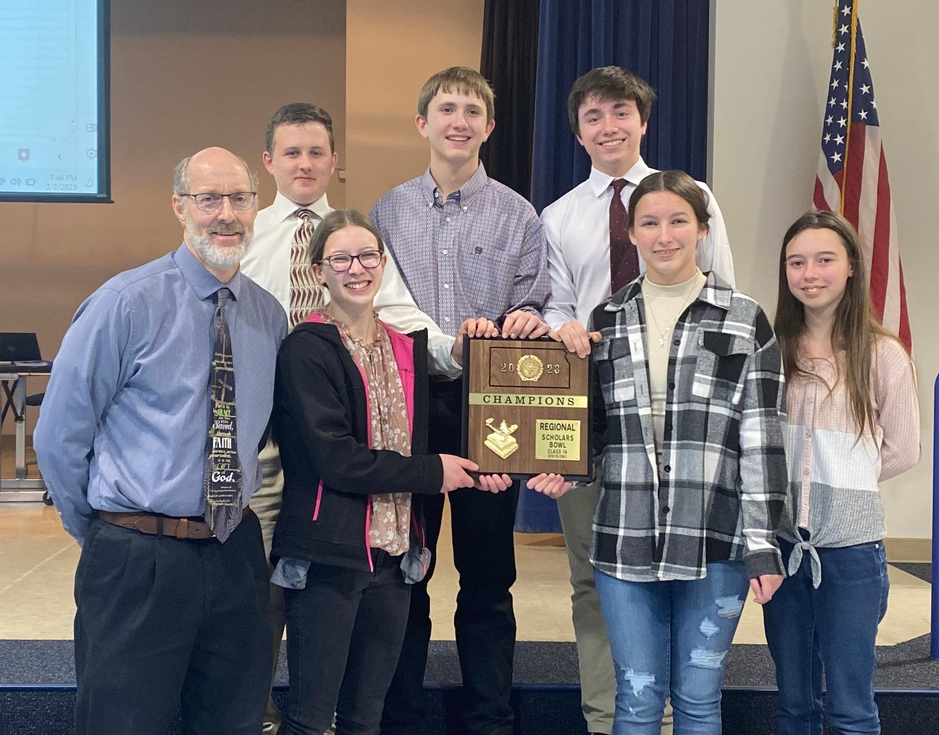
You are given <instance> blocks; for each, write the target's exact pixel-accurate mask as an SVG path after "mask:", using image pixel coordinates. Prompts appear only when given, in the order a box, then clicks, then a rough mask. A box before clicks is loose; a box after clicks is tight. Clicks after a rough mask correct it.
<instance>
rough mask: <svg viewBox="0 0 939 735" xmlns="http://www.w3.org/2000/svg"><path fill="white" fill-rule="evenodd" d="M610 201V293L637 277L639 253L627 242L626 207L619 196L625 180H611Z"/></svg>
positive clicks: (627, 222) (627, 223)
mask: <svg viewBox="0 0 939 735" xmlns="http://www.w3.org/2000/svg"><path fill="white" fill-rule="evenodd" d="M610 186H612V187H613V199H612V200H611V201H610V293H616V292H617V291H619V290H620V289H621V288H622V287H623V286H625V285H626V284H627V283H629V282H630V281H633V280H635V279H636V278H638V277H639V253H638V252H637V251H636V246H635V245H633V244H632V243H631V242H630V241H629V233H628V232H627V231H626V230H627V227H628V225H629V221H628V218H627V216H626V206H625V205H624V204H623V197H622V196H621V194H622V191H623V187H624V186H626V179H613V183H611V184H610Z"/></svg>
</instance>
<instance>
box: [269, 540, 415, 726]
mask: <svg viewBox="0 0 939 735" xmlns="http://www.w3.org/2000/svg"><path fill="white" fill-rule="evenodd" d="M371 553H372V563H373V565H374V571H372V572H370V571H367V570H366V571H359V570H356V569H346V568H343V567H337V566H333V565H329V564H315V563H314V564H311V565H310V569H309V572H308V573H307V579H306V587H304V588H303V589H299V590H292V589H289V590H284V601H285V603H286V608H285V611H286V619H287V667H288V669H289V670H290V695H289V697H288V699H287V708H286V709H285V710H284V713H283V721H282V722H281V725H280V730H278V732H279V733H280V735H323V733H324V732H325V731H326V730H327V728H329V725H330V723H331V722H332V721H333V713H334V712H335V714H336V735H374V734H375V733H377V732H378V723H379V720H380V719H381V712H382V704H383V703H384V701H385V692H387V691H388V684H389V682H390V681H391V677H392V675H393V674H394V670H395V666H396V665H397V663H398V655H399V654H400V652H401V640H402V638H403V637H404V629H405V625H406V624H407V618H408V601H409V600H410V597H411V587H410V585H408V584H405V582H404V577H402V575H401V568H400V567H401V557H400V556H389V555H388V554H387V553H386V552H384V551H381V550H379V549H372V552H371Z"/></svg>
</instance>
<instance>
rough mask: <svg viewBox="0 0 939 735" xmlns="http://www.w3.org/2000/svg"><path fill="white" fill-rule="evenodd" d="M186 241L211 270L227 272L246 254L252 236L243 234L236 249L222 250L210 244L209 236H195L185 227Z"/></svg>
mask: <svg viewBox="0 0 939 735" xmlns="http://www.w3.org/2000/svg"><path fill="white" fill-rule="evenodd" d="M186 239H187V240H188V241H189V244H190V245H192V247H193V248H195V251H196V252H197V253H198V254H199V257H200V258H202V260H203V261H204V262H205V263H207V264H208V265H210V266H212V267H213V268H218V269H220V270H227V269H228V268H231V267H232V266H236V265H238V264H240V263H241V259H242V258H243V257H244V256H245V253H247V252H248V248H249V247H251V240H252V235H251V233H248V232H245V233H244V234H242V236H241V245H239V246H238V247H236V248H231V247H228V248H223V247H218V246H217V245H215V244H214V243H213V242H212V236H211V235H197V234H196V233H195V232H193V231H192V229H191V228H189V227H188V226H187V227H186Z"/></svg>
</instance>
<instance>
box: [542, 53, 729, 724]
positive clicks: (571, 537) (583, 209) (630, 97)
mask: <svg viewBox="0 0 939 735" xmlns="http://www.w3.org/2000/svg"><path fill="white" fill-rule="evenodd" d="M654 99H655V92H654V91H653V90H652V87H650V86H649V84H648V83H647V82H646V81H645V80H643V79H641V78H639V77H638V76H636V75H635V74H632V73H630V72H628V71H626V70H625V69H622V68H620V67H618V66H606V67H602V68H599V69H593V70H592V71H589V72H587V73H586V74H584V75H583V76H582V77H580V78H579V79H578V80H577V81H576V82H574V86H573V87H572V88H571V93H570V95H569V96H568V99H567V111H568V117H569V119H570V124H571V129H572V130H573V132H574V136H575V137H576V138H577V141H578V142H579V143H580V144H581V145H582V146H583V147H584V149H585V150H586V151H587V154H588V155H589V156H590V163H591V169H590V176H589V177H588V178H587V180H586V181H584V182H583V183H582V184H580V185H579V186H576V187H575V188H574V189H572V190H571V191H569V192H568V193H567V194H565V195H564V196H562V197H561V198H560V199H558V200H557V201H556V202H554V203H553V204H550V205H549V206H547V207H546V208H545V210H544V211H543V212H542V214H541V219H542V221H543V222H544V226H545V233H546V235H547V238H548V263H549V271H550V274H551V302H550V303H549V305H548V308H547V310H546V311H545V319H546V320H547V322H548V323H549V324H550V325H551V327H552V328H553V329H556V330H557V332H558V336H559V338H560V339H561V340H562V341H563V342H564V344H565V345H566V346H567V348H568V349H569V350H570V351H571V352H577V353H578V354H579V355H581V356H586V355H588V354H589V353H590V339H589V336H588V334H587V330H586V325H587V319H588V317H589V316H590V312H591V311H593V309H594V307H596V306H597V304H599V303H600V302H601V301H603V300H604V299H605V298H607V297H608V296H609V295H610V294H611V293H613V292H615V291H617V290H619V289H620V288H621V287H622V286H624V285H626V283H628V282H629V281H631V280H633V279H634V278H636V277H637V276H639V275H640V274H641V273H643V272H645V263H643V261H642V258H640V257H639V255H638V252H637V251H636V248H635V246H634V245H633V244H632V243H630V242H629V238H628V236H627V234H626V229H627V222H626V216H625V215H626V205H627V204H628V202H629V197H630V195H631V194H632V192H633V191H634V190H635V188H636V186H637V185H638V184H639V182H640V181H642V180H643V179H644V178H645V177H646V176H648V175H649V174H650V173H653V172H654V171H655V169H652V168H650V167H649V166H648V165H647V164H646V162H645V161H643V160H642V157H641V156H640V155H639V144H640V143H641V141H642V136H643V135H645V133H646V128H647V126H648V123H649V114H650V113H651V111H652V102H653V100H654ZM698 185H699V186H700V187H701V188H702V189H703V190H704V191H705V193H706V194H707V197H708V201H709V202H710V206H709V208H708V211H709V213H710V215H711V219H710V222H709V223H708V234H707V235H706V236H705V238H704V240H703V241H702V242H700V243H699V244H698V248H697V261H698V267H699V268H700V269H701V270H702V271H703V272H705V273H706V272H708V271H715V272H716V273H717V274H718V275H719V276H720V277H721V278H723V279H724V280H725V281H727V282H728V283H730V284H731V285H733V283H734V265H733V259H732V257H731V253H730V243H729V242H728V241H727V230H726V228H725V227H724V219H723V216H722V215H721V211H720V209H719V208H718V206H717V201H716V200H715V199H714V195H713V194H712V193H711V190H710V189H708V187H707V185H706V184H704V183H702V182H698ZM599 495H600V478H599V473H598V477H597V480H596V481H595V482H594V483H592V484H590V485H588V486H585V487H581V488H578V489H577V491H576V492H571V493H567V494H566V495H564V496H563V497H561V498H559V499H558V511H559V513H560V516H561V527H562V528H563V530H564V538H565V541H566V544H567V556H568V562H569V563H570V568H571V585H572V587H573V590H574V591H573V595H572V596H571V602H572V618H573V622H574V635H575V637H576V639H577V654H578V658H579V660H580V684H581V707H582V710H583V713H584V718H585V719H586V720H587V729H588V731H589V732H591V733H611V732H612V731H613V710H614V699H615V696H616V680H615V678H614V674H613V659H612V656H611V654H610V644H609V642H608V640H607V637H606V629H605V628H604V624H603V617H602V615H601V613H600V601H599V598H598V597H597V591H596V587H595V586H594V576H593V567H592V565H591V564H590V559H589V550H590V542H591V539H592V537H593V515H594V511H595V510H596V507H597V500H598V499H599Z"/></svg>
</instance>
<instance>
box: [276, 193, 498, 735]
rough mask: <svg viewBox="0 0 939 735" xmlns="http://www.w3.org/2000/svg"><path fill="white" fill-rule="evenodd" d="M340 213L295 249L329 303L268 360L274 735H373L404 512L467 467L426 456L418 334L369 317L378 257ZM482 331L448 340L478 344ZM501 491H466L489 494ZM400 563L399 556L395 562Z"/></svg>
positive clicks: (395, 621) (397, 641)
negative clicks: (284, 685)
mask: <svg viewBox="0 0 939 735" xmlns="http://www.w3.org/2000/svg"><path fill="white" fill-rule="evenodd" d="M387 257H388V256H387V255H386V254H385V247H384V243H383V242H382V238H381V234H380V233H379V231H378V229H377V228H376V227H375V225H374V224H372V222H371V221H370V220H368V219H367V218H366V217H365V216H363V215H362V214H360V213H359V212H357V211H355V210H345V211H343V210H336V211H333V212H330V213H329V214H327V215H326V217H325V218H324V219H323V221H322V222H321V223H320V224H319V226H318V227H317V228H316V231H315V233H314V235H313V240H312V242H311V243H310V258H311V261H312V270H313V275H314V277H315V278H316V280H317V281H318V282H319V283H320V284H321V285H322V286H323V287H324V288H326V289H328V291H329V297H330V298H329V304H328V305H327V306H326V307H324V308H323V309H320V310H318V311H315V312H313V314H311V315H310V317H309V318H308V319H307V320H306V321H305V322H303V323H301V324H299V325H297V327H296V328H295V329H294V331H293V332H291V334H290V335H289V336H288V337H287V339H286V340H285V341H284V343H283V346H282V347H281V350H280V354H279V355H278V358H277V374H276V380H275V385H274V409H273V424H274V432H275V436H276V438H277V440H278V443H279V446H280V456H281V461H282V463H283V467H284V500H283V507H282V508H281V512H280V517H279V519H278V521H277V526H276V527H275V529H274V543H273V549H272V558H273V559H274V560H275V562H276V564H277V567H276V568H275V571H274V576H273V579H272V581H273V582H274V583H275V584H279V585H280V586H282V587H284V588H285V590H284V601H285V605H286V610H285V612H286V620H287V664H288V669H289V672H290V696H289V698H288V701H287V708H286V710H285V711H284V715H283V722H282V724H281V728H280V732H281V733H282V735H314V734H315V735H319V734H320V733H323V732H324V731H326V730H327V729H328V728H329V726H330V723H331V722H332V720H333V713H334V712H335V716H336V735H377V733H378V731H379V720H380V719H381V712H382V705H383V703H384V700H385V694H386V692H387V690H388V686H389V684H390V683H391V677H392V675H393V674H394V671H395V667H396V666H397V663H398V655H399V653H400V651H401V643H402V640H403V638H404V630H405V625H406V623H407V617H408V608H409V604H410V586H409V583H413V582H415V581H417V580H418V579H420V578H421V577H422V576H423V573H424V572H425V571H426V565H427V564H428V563H429V560H428V559H426V558H424V559H422V558H421V557H420V553H419V552H420V551H421V546H422V545H423V544H422V543H421V539H422V534H423V529H422V527H421V523H420V514H419V513H418V514H417V515H416V517H413V515H414V514H412V509H414V508H417V507H418V506H419V504H420V502H421V501H420V499H421V498H422V497H426V496H428V495H434V494H436V493H440V492H449V491H450V490H454V489H456V488H460V487H472V486H473V485H474V480H473V478H472V477H471V476H470V475H469V474H468V472H471V471H474V470H476V469H478V468H477V466H476V465H475V464H474V463H473V462H470V461H469V460H466V459H463V458H461V457H455V456H452V455H448V454H434V455H428V454H426V447H427V335H426V332H424V331H423V330H421V331H420V332H416V333H414V334H412V335H404V334H401V333H399V332H396V331H394V330H392V329H391V328H390V327H388V326H386V325H385V324H384V323H382V322H381V321H380V320H379V319H378V317H377V316H376V314H375V312H374V309H373V304H374V300H375V294H376V293H377V292H378V289H379V286H380V285H381V280H382V275H383V272H384V268H385V263H386V259H387ZM494 332H495V327H494V326H493V325H492V323H491V322H489V321H488V320H486V319H479V320H473V319H469V320H467V321H466V322H465V323H464V324H463V326H462V327H461V329H460V332H459V334H458V336H457V338H458V339H461V338H462V335H463V334H464V333H466V334H470V335H471V336H484V335H489V336H491V335H492V334H493V333H494ZM510 482H511V480H510V478H509V477H508V476H505V475H485V476H481V477H479V478H478V479H477V480H476V481H475V484H476V486H477V487H479V488H480V489H483V490H489V491H491V492H500V491H503V490H505V489H506V488H507V487H508V486H509V484H510ZM409 552H410V553H409Z"/></svg>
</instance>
